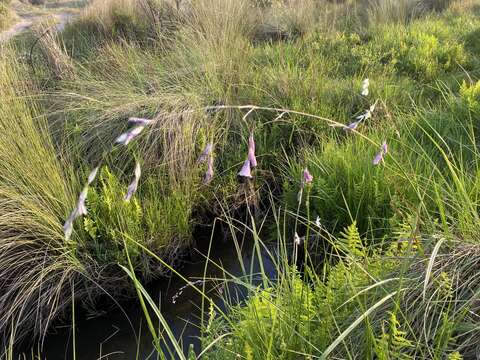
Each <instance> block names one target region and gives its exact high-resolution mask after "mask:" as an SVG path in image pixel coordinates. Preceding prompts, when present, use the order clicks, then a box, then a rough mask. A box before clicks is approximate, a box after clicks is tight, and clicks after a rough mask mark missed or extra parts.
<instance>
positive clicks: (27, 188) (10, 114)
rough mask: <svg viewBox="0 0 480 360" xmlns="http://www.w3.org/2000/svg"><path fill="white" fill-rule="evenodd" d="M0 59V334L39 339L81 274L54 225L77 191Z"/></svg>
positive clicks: (17, 80)
mask: <svg viewBox="0 0 480 360" xmlns="http://www.w3.org/2000/svg"><path fill="white" fill-rule="evenodd" d="M1 56H2V57H1V59H0V62H1V66H0V68H1V70H0V83H1V86H0V88H1V89H0V94H1V97H2V102H1V104H0V130H1V133H2V137H1V139H0V160H1V165H0V202H1V206H0V207H1V210H0V244H1V250H0V257H1V262H2V270H1V271H2V275H1V278H2V285H1V288H2V292H1V296H0V308H1V309H2V311H1V316H0V329H1V332H2V334H7V336H8V334H10V336H12V338H16V337H19V338H20V337H22V336H23V335H25V330H26V329H28V330H30V329H33V330H34V332H35V333H36V334H44V333H45V331H46V329H47V328H48V326H49V324H50V322H51V320H52V319H53V318H55V317H56V316H57V315H58V313H59V312H60V311H61V310H62V309H63V308H64V307H65V305H66V301H65V297H67V298H69V297H70V294H69V293H70V290H69V289H70V286H71V283H72V282H73V281H75V279H76V278H77V277H78V275H79V273H81V272H82V271H83V270H82V266H81V264H80V263H79V262H78V260H77V259H76V256H75V252H76V244H75V242H73V243H66V242H65V241H64V238H63V231H62V227H61V221H62V219H63V218H64V217H65V216H66V215H67V214H68V211H69V207H70V204H73V203H74V201H75V196H76V195H75V190H76V188H77V182H76V180H75V177H74V176H73V174H72V169H71V168H69V167H68V158H62V157H59V156H58V155H57V152H56V150H55V147H54V145H53V143H52V139H51V137H50V135H49V131H48V125H47V121H46V119H45V118H44V117H42V116H39V115H38V112H37V110H36V107H35V104H34V103H33V102H32V101H31V99H29V95H28V85H27V84H26V83H24V82H23V81H22V80H21V79H22V78H23V76H22V74H21V72H22V71H23V69H22V67H21V66H18V65H17V64H15V62H14V61H12V60H11V59H12V58H13V52H12V51H11V50H9V49H7V48H2V55H1ZM20 279H22V280H20ZM67 302H68V301H67Z"/></svg>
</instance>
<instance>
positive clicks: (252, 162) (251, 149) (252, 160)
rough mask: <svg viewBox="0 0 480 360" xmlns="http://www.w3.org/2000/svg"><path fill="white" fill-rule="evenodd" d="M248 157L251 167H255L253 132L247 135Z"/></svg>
mask: <svg viewBox="0 0 480 360" xmlns="http://www.w3.org/2000/svg"><path fill="white" fill-rule="evenodd" d="M248 159H249V160H250V165H251V166H252V167H257V158H256V157H255V139H254V138H253V133H251V134H250V136H249V137H248Z"/></svg>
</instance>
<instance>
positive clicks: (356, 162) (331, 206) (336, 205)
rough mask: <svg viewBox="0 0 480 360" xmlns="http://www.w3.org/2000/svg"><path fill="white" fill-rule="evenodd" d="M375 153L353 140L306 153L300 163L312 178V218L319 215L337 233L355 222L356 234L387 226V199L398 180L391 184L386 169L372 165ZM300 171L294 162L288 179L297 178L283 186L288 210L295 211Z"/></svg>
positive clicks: (388, 212) (369, 147)
mask: <svg viewBox="0 0 480 360" xmlns="http://www.w3.org/2000/svg"><path fill="white" fill-rule="evenodd" d="M376 151H377V149H376V148H375V147H373V146H372V145H370V144H365V143H364V142H362V141H356V140H355V139H354V138H353V137H349V138H348V139H345V141H344V142H343V143H341V142H337V141H330V142H328V143H324V144H322V148H321V149H318V150H312V151H307V153H306V155H305V157H304V158H305V160H304V163H305V164H307V166H308V169H309V170H310V172H311V173H312V175H313V177H314V179H315V181H314V183H313V186H312V190H311V195H310V204H311V216H312V218H313V219H314V218H316V217H317V216H319V217H320V218H321V219H325V221H324V225H325V226H327V228H329V229H330V230H335V229H336V230H337V231H338V230H339V229H341V228H344V227H346V226H348V225H349V224H351V223H352V221H356V224H357V226H358V228H359V230H360V233H364V232H366V231H367V230H368V229H373V230H376V229H385V228H386V227H387V225H388V220H389V219H390V218H391V216H392V215H393V210H392V208H391V206H390V201H391V196H392V193H393V192H394V189H395V187H397V186H400V183H399V179H398V178H397V179H395V182H393V179H392V180H390V179H389V176H390V174H389V170H388V169H387V168H385V167H383V166H382V165H380V166H379V167H375V166H373V165H372V159H373V158H374V156H375V152H376ZM301 169H302V168H301V167H300V166H299V164H297V163H293V164H292V165H291V167H290V168H289V176H288V178H290V179H295V180H296V179H298V181H293V182H292V183H287V184H285V189H286V191H285V194H286V200H287V201H288V204H289V207H290V208H291V209H294V208H296V205H295V204H296V202H297V196H296V194H297V192H298V191H299V181H300V177H301ZM404 190H405V188H403V189H402V191H404Z"/></svg>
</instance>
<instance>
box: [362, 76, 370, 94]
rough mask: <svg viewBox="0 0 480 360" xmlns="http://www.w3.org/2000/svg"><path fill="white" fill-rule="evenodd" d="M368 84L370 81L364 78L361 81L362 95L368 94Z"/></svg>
mask: <svg viewBox="0 0 480 360" xmlns="http://www.w3.org/2000/svg"><path fill="white" fill-rule="evenodd" d="M369 86H370V81H369V80H368V79H365V80H363V81H362V95H363V96H368V94H369V90H368V87H369Z"/></svg>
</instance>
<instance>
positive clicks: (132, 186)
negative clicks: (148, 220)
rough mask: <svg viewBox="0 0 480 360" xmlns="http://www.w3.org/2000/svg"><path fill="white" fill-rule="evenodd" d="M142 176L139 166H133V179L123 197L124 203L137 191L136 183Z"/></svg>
mask: <svg viewBox="0 0 480 360" xmlns="http://www.w3.org/2000/svg"><path fill="white" fill-rule="evenodd" d="M141 174H142V170H141V168H140V164H139V163H138V162H137V164H136V165H135V178H134V179H133V181H132V182H131V183H130V185H128V189H127V194H126V195H125V201H130V199H131V198H132V196H133V194H135V192H136V191H137V188H138V182H139V181H140V176H141Z"/></svg>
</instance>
